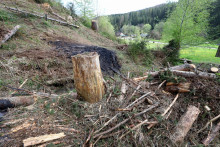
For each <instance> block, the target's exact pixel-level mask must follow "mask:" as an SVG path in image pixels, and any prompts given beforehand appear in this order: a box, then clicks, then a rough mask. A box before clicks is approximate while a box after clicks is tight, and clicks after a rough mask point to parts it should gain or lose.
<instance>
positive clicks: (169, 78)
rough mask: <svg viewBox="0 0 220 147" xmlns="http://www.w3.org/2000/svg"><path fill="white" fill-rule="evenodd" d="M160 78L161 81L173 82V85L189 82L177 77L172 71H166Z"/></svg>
mask: <svg viewBox="0 0 220 147" xmlns="http://www.w3.org/2000/svg"><path fill="white" fill-rule="evenodd" d="M159 78H160V80H161V81H164V80H166V81H167V82H173V83H181V82H186V81H187V80H186V79H185V78H184V77H181V76H175V75H173V74H172V72H170V71H165V72H162V73H160V75H159Z"/></svg>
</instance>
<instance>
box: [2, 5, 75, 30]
mask: <svg viewBox="0 0 220 147" xmlns="http://www.w3.org/2000/svg"><path fill="white" fill-rule="evenodd" d="M1 8H6V9H8V10H10V11H13V12H15V13H23V14H28V15H32V16H35V17H39V18H45V15H43V14H35V13H31V12H28V11H24V10H19V9H17V8H11V7H7V6H5V7H1ZM47 19H48V20H51V21H54V22H58V23H60V24H62V25H65V26H72V27H75V28H79V26H77V25H74V24H69V23H67V22H65V21H61V20H57V19H54V18H51V17H47Z"/></svg>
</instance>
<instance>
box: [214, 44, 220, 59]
mask: <svg viewBox="0 0 220 147" xmlns="http://www.w3.org/2000/svg"><path fill="white" fill-rule="evenodd" d="M215 57H220V46H219V47H218V50H217V53H216V55H215Z"/></svg>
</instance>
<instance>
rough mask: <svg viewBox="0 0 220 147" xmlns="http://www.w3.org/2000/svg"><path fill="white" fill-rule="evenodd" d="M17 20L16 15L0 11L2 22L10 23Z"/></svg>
mask: <svg viewBox="0 0 220 147" xmlns="http://www.w3.org/2000/svg"><path fill="white" fill-rule="evenodd" d="M16 20H17V19H16V17H15V15H13V14H12V13H8V12H7V11H4V10H0V21H9V22H15V21H16Z"/></svg>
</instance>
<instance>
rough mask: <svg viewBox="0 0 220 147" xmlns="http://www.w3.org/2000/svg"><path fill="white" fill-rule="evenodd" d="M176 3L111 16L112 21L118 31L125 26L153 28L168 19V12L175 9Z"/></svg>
mask: <svg viewBox="0 0 220 147" xmlns="http://www.w3.org/2000/svg"><path fill="white" fill-rule="evenodd" d="M175 4H176V3H169V4H161V5H159V6H155V7H151V8H147V9H143V10H140V11H135V12H130V13H125V14H114V15H110V20H111V23H112V25H113V26H114V28H115V30H116V31H119V30H120V29H121V28H122V27H123V26H124V25H134V26H137V25H138V24H150V25H151V26H152V27H154V26H155V24H157V23H158V22H160V21H162V20H165V19H166V18H167V12H168V11H171V10H172V9H173V8H174V7H175Z"/></svg>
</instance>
